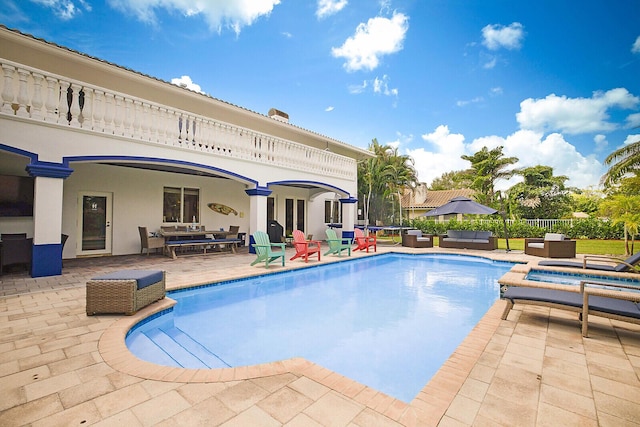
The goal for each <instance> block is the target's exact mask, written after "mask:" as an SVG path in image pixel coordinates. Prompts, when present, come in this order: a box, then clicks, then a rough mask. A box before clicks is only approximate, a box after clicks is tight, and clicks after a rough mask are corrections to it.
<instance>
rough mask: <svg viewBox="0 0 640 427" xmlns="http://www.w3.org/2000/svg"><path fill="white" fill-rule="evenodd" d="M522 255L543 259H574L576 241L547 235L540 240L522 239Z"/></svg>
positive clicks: (560, 235)
mask: <svg viewBox="0 0 640 427" xmlns="http://www.w3.org/2000/svg"><path fill="white" fill-rule="evenodd" d="M524 253H525V254H527V255H534V256H539V257H545V258H575V256H576V241H575V240H569V239H567V238H566V237H565V236H564V234H559V233H547V234H545V235H544V238H541V239H540V238H538V239H524Z"/></svg>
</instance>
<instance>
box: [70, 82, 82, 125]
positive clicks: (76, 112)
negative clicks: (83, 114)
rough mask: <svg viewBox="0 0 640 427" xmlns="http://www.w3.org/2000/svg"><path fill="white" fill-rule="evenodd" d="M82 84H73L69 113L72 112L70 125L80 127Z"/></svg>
mask: <svg viewBox="0 0 640 427" xmlns="http://www.w3.org/2000/svg"><path fill="white" fill-rule="evenodd" d="M81 88H82V86H80V85H79V84H76V83H72V84H71V105H70V106H69V113H71V121H70V123H69V124H70V125H71V126H73V127H80V89H81Z"/></svg>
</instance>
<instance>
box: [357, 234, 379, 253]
mask: <svg viewBox="0 0 640 427" xmlns="http://www.w3.org/2000/svg"><path fill="white" fill-rule="evenodd" d="M353 233H354V240H355V242H356V245H358V246H357V247H356V248H355V249H354V251H361V250H363V249H364V250H366V251H367V252H369V248H373V252H378V239H377V238H376V236H375V235H373V236H372V235H368V236H365V235H364V233H363V232H362V230H360V229H359V228H356V229H355V230H353Z"/></svg>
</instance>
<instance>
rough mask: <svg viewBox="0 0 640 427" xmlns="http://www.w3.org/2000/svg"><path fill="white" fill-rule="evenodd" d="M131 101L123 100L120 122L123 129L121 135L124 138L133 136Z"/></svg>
mask: <svg viewBox="0 0 640 427" xmlns="http://www.w3.org/2000/svg"><path fill="white" fill-rule="evenodd" d="M133 114H134V110H133V100H132V99H131V98H125V99H124V117H123V120H122V126H123V127H124V129H123V130H124V131H123V135H124V136H126V137H131V136H133V129H132V128H131V126H132V125H133Z"/></svg>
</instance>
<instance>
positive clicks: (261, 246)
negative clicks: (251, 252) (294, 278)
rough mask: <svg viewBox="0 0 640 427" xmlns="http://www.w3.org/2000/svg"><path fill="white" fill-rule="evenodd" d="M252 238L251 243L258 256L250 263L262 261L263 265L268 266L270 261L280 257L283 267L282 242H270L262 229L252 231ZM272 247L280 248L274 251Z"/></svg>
mask: <svg viewBox="0 0 640 427" xmlns="http://www.w3.org/2000/svg"><path fill="white" fill-rule="evenodd" d="M253 240H255V243H254V244H252V246H253V247H254V249H255V250H256V255H257V256H258V257H257V258H256V260H255V261H253V262H252V263H251V265H256V264H257V263H259V262H263V261H264V263H265V267H267V268H268V267H269V263H270V262H273V261H275V260H277V259H278V258H282V266H283V267H284V243H271V242H270V241H269V235H268V234H267V233H265V232H264V231H256V232H255V233H253ZM274 247H277V248H280V250H275V251H274V250H273V248H274Z"/></svg>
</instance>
